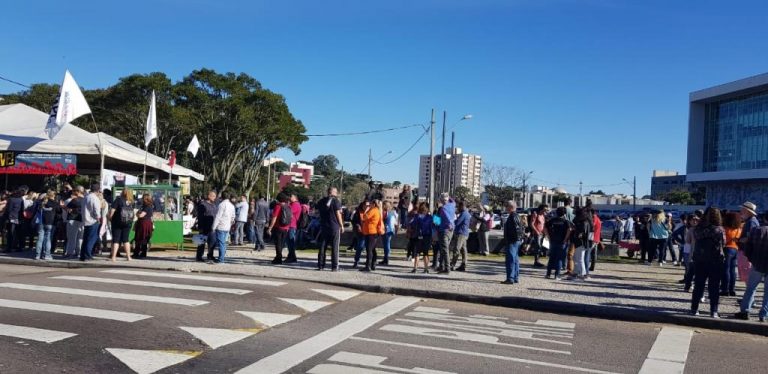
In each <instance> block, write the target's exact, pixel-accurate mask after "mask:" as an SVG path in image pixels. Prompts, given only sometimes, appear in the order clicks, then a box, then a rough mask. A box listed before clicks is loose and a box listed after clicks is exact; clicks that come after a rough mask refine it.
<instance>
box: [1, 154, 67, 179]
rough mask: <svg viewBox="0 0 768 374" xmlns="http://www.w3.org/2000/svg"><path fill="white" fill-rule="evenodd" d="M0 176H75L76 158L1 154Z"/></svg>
mask: <svg viewBox="0 0 768 374" xmlns="http://www.w3.org/2000/svg"><path fill="white" fill-rule="evenodd" d="M0 174H26V175H75V174H77V156H76V155H64V154H42V153H41V154H38V153H15V152H1V153H0Z"/></svg>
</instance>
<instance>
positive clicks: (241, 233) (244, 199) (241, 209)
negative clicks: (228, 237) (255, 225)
mask: <svg viewBox="0 0 768 374" xmlns="http://www.w3.org/2000/svg"><path fill="white" fill-rule="evenodd" d="M247 222H248V196H245V195H242V196H240V201H239V202H238V203H237V205H235V243H234V245H243V244H245V243H244V241H245V224H246V223H247Z"/></svg>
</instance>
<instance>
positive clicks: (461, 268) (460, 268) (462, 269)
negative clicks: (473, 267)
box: [456, 265, 467, 271]
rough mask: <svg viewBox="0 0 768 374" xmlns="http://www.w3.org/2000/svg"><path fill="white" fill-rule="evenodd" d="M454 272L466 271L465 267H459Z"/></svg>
mask: <svg viewBox="0 0 768 374" xmlns="http://www.w3.org/2000/svg"><path fill="white" fill-rule="evenodd" d="M456 271H467V267H466V266H464V265H461V266H459V267H457V268H456Z"/></svg>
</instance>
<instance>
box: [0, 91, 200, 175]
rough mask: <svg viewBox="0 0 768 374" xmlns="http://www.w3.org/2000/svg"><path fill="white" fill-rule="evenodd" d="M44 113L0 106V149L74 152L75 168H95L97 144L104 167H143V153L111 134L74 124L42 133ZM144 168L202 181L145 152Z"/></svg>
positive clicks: (19, 106) (191, 172) (128, 169)
mask: <svg viewBox="0 0 768 374" xmlns="http://www.w3.org/2000/svg"><path fill="white" fill-rule="evenodd" d="M47 121H48V115H47V114H45V113H43V112H41V111H39V110H37V109H34V108H31V107H29V106H26V105H24V104H11V105H0V151H15V152H34V153H65V154H75V155H78V161H77V163H78V168H79V169H91V170H98V169H99V165H100V152H99V144H102V145H103V148H104V167H105V168H109V169H115V170H120V171H124V172H134V173H136V172H138V173H140V172H141V171H142V169H143V165H144V158H145V152H144V150H143V149H141V148H139V147H135V146H133V145H131V144H128V143H126V142H124V141H122V140H120V139H118V138H115V137H114V136H112V135H109V134H105V133H103V132H100V133H98V134H93V133H90V132H88V131H85V130H83V129H81V128H79V127H77V126H75V125H72V124H70V125H68V126H64V127H63V128H62V129H61V131H60V132H59V133H58V134H57V135H56V137H55V138H54V139H48V136H47V135H46V134H45V124H46V122H47ZM146 162H147V167H148V168H152V169H155V170H159V171H162V172H164V173H170V172H171V171H173V174H174V175H180V176H187V177H192V178H195V179H197V180H200V181H202V180H204V176H203V175H202V174H200V173H197V172H195V171H194V170H191V169H188V168H185V167H183V166H179V165H176V166H174V167H173V170H171V167H170V166H169V165H168V162H167V160H165V159H164V158H162V157H159V156H156V155H154V154H151V153H150V154H148V155H146Z"/></svg>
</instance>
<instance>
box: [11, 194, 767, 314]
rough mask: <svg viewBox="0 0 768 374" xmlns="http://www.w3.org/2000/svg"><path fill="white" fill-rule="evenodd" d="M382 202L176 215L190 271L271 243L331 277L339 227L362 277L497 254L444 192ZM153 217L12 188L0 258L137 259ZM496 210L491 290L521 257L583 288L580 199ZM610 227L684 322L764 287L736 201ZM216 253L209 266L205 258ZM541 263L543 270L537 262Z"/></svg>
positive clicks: (243, 202)
mask: <svg viewBox="0 0 768 374" xmlns="http://www.w3.org/2000/svg"><path fill="white" fill-rule="evenodd" d="M382 199H383V197H382V195H381V193H380V189H377V188H375V186H373V185H371V189H370V190H369V192H368V193H367V194H366V196H365V198H364V199H363V201H362V202H360V204H359V205H357V207H356V208H354V209H353V210H352V211H349V212H347V211H346V210H345V208H344V207H343V205H342V202H341V200H340V198H339V197H338V191H337V190H336V189H335V188H329V189H328V190H327V194H326V196H325V197H323V198H322V199H320V200H318V201H317V202H310V201H300V200H299V198H298V197H297V196H296V195H295V194H286V193H280V194H279V195H278V196H277V197H276V199H275V200H274V201H272V202H268V201H267V200H266V199H264V198H260V199H252V200H250V201H249V199H248V197H247V196H245V195H241V196H232V195H230V194H229V193H227V192H223V193H221V194H219V193H217V192H216V191H210V192H209V193H208V194H207V196H206V197H205V198H204V199H192V198H190V197H187V198H186V200H185V202H184V205H183V211H184V214H187V215H192V216H194V217H195V218H196V226H197V230H198V232H199V234H198V235H196V236H195V242H196V244H197V245H198V246H197V252H196V260H197V261H201V262H209V263H224V262H227V248H228V246H230V245H235V246H242V245H245V243H246V242H248V243H249V245H250V246H251V248H252V250H254V251H263V250H265V249H266V248H267V241H270V240H271V241H272V242H273V244H274V249H275V255H274V258H273V259H272V264H284V263H287V264H289V263H295V262H297V261H298V257H297V255H296V251H297V249H301V248H303V247H305V246H307V245H308V244H310V243H313V244H316V245H317V246H318V248H319V250H318V257H317V269H318V270H325V269H326V268H327V267H328V268H330V270H331V271H340V270H341V268H340V265H339V248H340V245H341V237H342V233H343V232H344V230H345V224H347V223H348V224H349V225H350V226H351V231H352V234H353V235H352V236H353V241H352V244H351V246H350V249H353V250H354V262H353V265H352V268H355V269H359V270H360V271H362V272H372V271H376V268H377V266H388V265H389V261H390V256H391V253H392V248H391V247H392V242H393V240H394V238H395V237H396V236H398V235H404V237H405V239H406V240H407V248H406V260H407V261H410V262H411V264H412V268H411V271H412V272H414V273H415V272H417V271H419V267H420V265H421V269H422V271H423V272H424V273H429V272H436V273H438V274H446V275H447V274H450V273H451V272H452V271H466V270H467V266H468V263H467V259H468V244H469V238H470V236H471V234H472V233H474V234H475V237H476V238H477V239H476V240H477V248H478V253H479V254H481V255H487V254H488V253H492V252H496V249H494V250H491V248H490V247H489V245H488V243H489V240H488V233H489V231H490V230H491V228H493V220H492V216H491V214H492V212H491V211H490V209H489V208H488V207H483V206H477V207H469V206H467V205H466V204H465V202H463V201H458V202H457V201H455V200H454V199H453V198H452V197H451V196H449V194H447V193H443V194H441V195H440V196H439V198H438V199H437V201H436V206H434V207H431V206H430V204H429V203H427V202H423V201H422V202H419V201H418V200H416V199H414V196H413V193H412V191H411V189H410V187H409V186H406V187H405V188H404V189H403V191H402V193H401V194H400V197H399V200H398V202H397V203H396V204H392V203H390V202H383V201H382ZM167 204H175V202H173V201H168V202H167ZM157 209H158V208H157V201H154V199H153V197H152V195H151V194H148V193H147V194H144V195H142V196H135V195H134V192H133V191H132V190H131V189H130V188H124V189H122V190H121V192H120V194H118V196H114V197H113V196H112V192H111V190H104V191H101V190H100V185H99V184H98V183H96V184H93V185H91V186H90V188H89V189H87V190H86V188H84V187H83V186H71V185H70V184H68V183H65V184H64V185H63V188H62V189H61V190H60V191H55V190H48V191H45V192H41V193H37V192H33V191H30V190H29V188H28V187H26V186H21V187H19V188H17V189H16V190H14V191H12V192H5V193H3V194H2V196H0V228H2V230H3V231H4V236H3V238H4V239H5V240H4V248H5V250H6V251H11V252H13V251H21V250H25V249H29V250H31V252H32V253H34V258H35V259H36V260H51V259H52V258H53V257H52V255H53V254H54V253H55V252H56V251H57V250H58V249H60V250H61V253H62V255H63V258H65V259H79V260H81V261H89V260H92V259H93V256H94V254H98V253H100V252H101V251H105V252H106V251H107V249H109V248H110V246H109V244H110V243H111V250H110V251H109V254H110V259H111V260H112V261H115V260H116V259H117V257H118V256H125V258H126V259H127V260H129V261H130V260H131V259H133V258H144V257H146V256H147V253H148V250H149V247H150V245H151V239H152V234H153V216H154V213H155V211H156V210H157ZM161 209H162V208H161ZM174 209H175V208H174ZM505 211H506V214H505V215H504V219H503V221H502V227H501V229H502V232H503V242H502V243H503V244H502V245H501V246H500V248H499V250H503V252H504V255H505V270H506V274H505V278H504V280H503V281H502V283H504V284H509V285H514V284H517V283H519V282H520V260H519V256H520V255H521V254H530V255H532V256H533V259H534V265H533V266H534V267H538V268H546V273H545V277H546V278H547V279H556V280H562V279H566V280H574V281H583V280H585V279H588V278H590V277H591V273H592V272H594V271H595V263H596V259H597V256H598V253H599V252H600V249H601V247H602V245H603V240H602V239H603V238H601V231H602V229H601V226H602V225H603V222H602V220H601V219H600V217H599V216H598V213H597V211H596V210H595V209H593V208H592V203H591V202H590V201H589V200H587V202H586V204H585V205H584V206H582V207H572V201H571V200H570V199H568V200H566V201H565V202H564V206H561V207H558V208H556V209H555V210H554V211H552V210H550V207H549V206H548V205H546V204H541V205H539V206H538V207H536V208H535V209H532V210H531V211H530V212H519V210H518V209H517V206H516V203H515V202H514V201H508V202H507V203H506V204H505ZM612 221H613V223H612V225H611V226H612V229H613V231H612V235H611V238H610V239H608V238H606V241H609V240H610V242H611V243H618V242H626V241H635V242H637V246H638V249H639V250H638V252H639V262H640V263H642V264H645V265H652V264H653V263H654V262H656V263H658V265H659V266H663V265H664V264H665V263H666V261H667V258H669V257H671V260H672V264H673V265H675V266H682V267H684V268H685V273H684V276H683V279H681V280H680V284H681V285H682V290H683V291H685V292H691V314H693V315H699V306H700V304H701V303H702V302H706V300H707V299H708V301H709V305H710V308H709V312H710V315H711V316H712V317H714V318H719V313H718V306H719V303H720V299H721V297H735V296H737V295H736V287H735V286H736V282H737V280H740V281H742V282H745V284H746V291H745V293H744V295H742V299H741V311H740V312H739V313H738V314H737V315H736V317H737V318H741V319H748V318H749V312H750V310H751V309H752V308H753V303H754V299H755V292H756V289H757V287H758V285H759V284H760V283H761V282H763V283H764V282H765V281H768V216H766V215H763V216H760V217H758V215H757V207H756V206H755V205H754V204H752V203H751V202H745V203H744V204H743V205H742V206H741V209H740V210H739V211H729V212H727V211H721V210H719V209H718V208H715V207H709V208H707V209H706V210H704V211H696V212H694V213H692V214H685V215H682V216H681V217H680V220H679V221H677V222H675V220H674V219H673V217H672V215H671V214H669V213H665V212H664V211H663V210H657V211H644V212H641V213H637V214H634V215H631V216H627V217H621V216H615V217H614V218H613V219H612ZM131 232H133V234H134V235H133V238H130V234H131ZM131 243H133V245H131ZM206 247H207V255H206ZM379 247H380V248H381V249H382V253H381V255H382V256H381V259H379V250H378V248H379ZM675 248H676V249H677V251H676V250H675ZM216 249H218V256H214V254H215V250H216ZM286 249H287V256H285V257H284V256H283V254H284V251H285V250H286ZM121 252H122V253H121ZM329 252H330V257H331V263H330V266H327V257H328V254H329ZM363 252H365V257H363ZM204 255H206V256H205V257H204ZM545 257H546V258H547V263H546V264H544V263H543V262H542V261H541V259H542V258H545ZM564 276H567V278H564ZM705 291H706V292H705ZM705 293H706V294H707V296H705ZM767 315H768V293H766V295H765V297H763V305H762V306H761V308H760V309H759V313H758V318H759V320H760V321H764V320H765V317H766V316H767Z"/></svg>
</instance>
